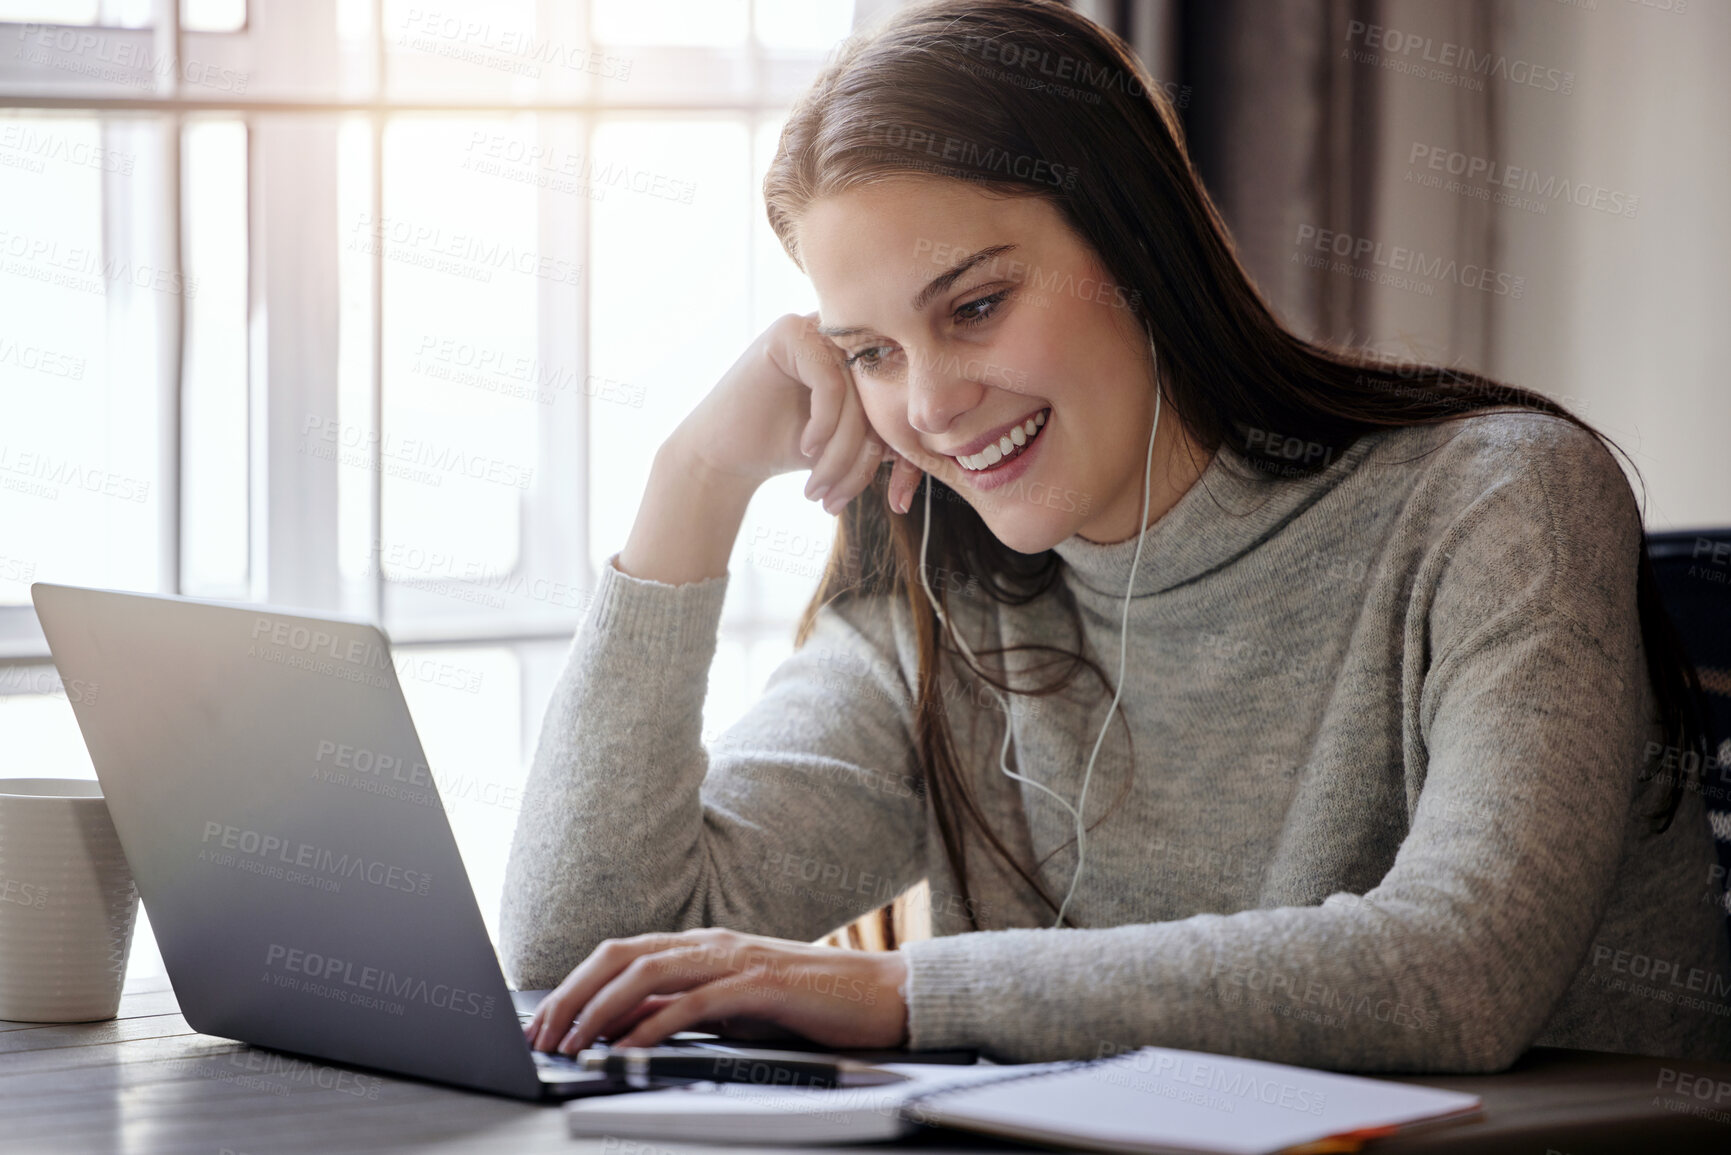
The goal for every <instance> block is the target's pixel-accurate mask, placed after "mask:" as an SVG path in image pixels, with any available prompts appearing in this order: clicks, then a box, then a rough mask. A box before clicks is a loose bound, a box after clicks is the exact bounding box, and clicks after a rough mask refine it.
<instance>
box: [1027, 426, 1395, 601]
mask: <svg viewBox="0 0 1731 1155" xmlns="http://www.w3.org/2000/svg"><path fill="white" fill-rule="evenodd" d="M1382 437H1383V434H1382V433H1380V432H1375V431H1373V432H1370V433H1366V434H1364V435H1363V436H1361V437H1359V439H1358V440H1357V441H1355V442H1353V444H1352V445H1351V446H1349V447H1348V448H1347V449H1346V450H1345V451H1344V452H1342V453H1341V454H1340V455H1339V456H1337V457H1336V458H1335V459H1334V461H1333V462H1331V463H1330V464H1329V465H1328V467H1327V468H1326V469H1324V470H1322V471H1321V472H1319V473H1316V474H1314V475H1312V476H1309V477H1296V478H1286V477H1275V476H1271V475H1267V474H1261V473H1257V472H1255V470H1253V469H1252V467H1251V466H1250V464H1249V462H1248V461H1247V460H1246V459H1245V458H1244V457H1243V456H1242V455H1240V454H1238V453H1237V452H1236V451H1234V450H1232V449H1231V448H1229V447H1228V446H1225V445H1222V446H1221V447H1220V449H1219V450H1218V451H1217V452H1216V453H1215V454H1214V457H1213V459H1212V460H1210V461H1209V463H1208V465H1207V467H1206V468H1205V469H1203V471H1202V473H1201V475H1200V476H1199V477H1197V479H1196V481H1195V483H1194V484H1192V485H1191V486H1190V488H1189V489H1187V490H1185V492H1184V495H1183V496H1182V497H1180V498H1179V499H1178V501H1177V503H1176V504H1175V505H1173V506H1172V508H1171V509H1169V510H1167V511H1166V512H1165V513H1164V514H1163V515H1161V516H1160V518H1158V519H1157V520H1156V521H1155V522H1154V524H1153V525H1151V526H1149V527H1148V531H1147V534H1146V535H1145V537H1144V539H1143V543H1142V559H1141V561H1140V562H1139V563H1138V564H1137V566H1136V584H1135V587H1134V590H1133V596H1135V597H1146V596H1148V595H1149V594H1157V593H1164V592H1165V591H1167V590H1170V589H1173V588H1175V587H1177V586H1180V585H1183V584H1185V583H1186V582H1190V581H1194V580H1196V579H1197V578H1199V577H1202V576H1203V575H1204V574H1207V573H1210V572H1211V571H1213V570H1216V569H1219V568H1220V567H1221V566H1224V565H1226V564H1227V563H1229V562H1231V561H1233V560H1234V559H1236V558H1238V557H1241V556H1243V555H1244V554H1246V553H1248V552H1250V551H1251V550H1252V549H1254V548H1256V546H1258V545H1259V544H1261V543H1262V542H1263V541H1265V540H1266V539H1267V538H1269V537H1270V536H1272V535H1273V534H1274V533H1275V532H1276V531H1277V530H1279V529H1280V528H1281V527H1282V526H1283V525H1285V524H1286V523H1287V522H1289V521H1291V520H1292V519H1293V518H1295V517H1297V516H1298V515H1299V514H1300V513H1302V512H1303V511H1304V510H1305V509H1307V508H1308V507H1309V506H1311V505H1312V504H1314V503H1315V502H1316V501H1318V500H1319V499H1320V498H1321V497H1322V496H1323V495H1324V494H1326V493H1327V492H1328V491H1329V490H1331V489H1333V488H1334V487H1335V486H1336V485H1338V484H1340V482H1341V481H1342V480H1343V479H1344V478H1345V477H1347V476H1348V475H1349V474H1351V473H1352V472H1353V470H1354V469H1356V468H1357V467H1358V465H1359V463H1360V462H1361V461H1362V460H1363V459H1364V457H1365V456H1366V454H1368V453H1369V452H1370V451H1371V450H1372V449H1373V448H1374V447H1375V445H1376V443H1377V442H1379V441H1381V440H1382ZM1054 548H1055V549H1056V550H1057V553H1058V556H1059V557H1061V558H1063V559H1064V564H1065V565H1066V566H1067V567H1068V568H1069V573H1068V575H1067V577H1068V579H1069V581H1070V583H1071V584H1072V585H1075V586H1080V587H1082V588H1083V589H1087V590H1091V591H1093V592H1095V593H1100V594H1106V595H1109V596H1110V597H1113V598H1117V599H1122V598H1123V596H1124V587H1125V585H1126V583H1128V582H1129V580H1130V562H1131V560H1132V559H1133V558H1134V557H1135V556H1136V539H1135V537H1129V538H1126V539H1125V540H1124V541H1119V542H1112V543H1110V544H1106V545H1101V544H1098V543H1096V542H1091V541H1088V540H1086V539H1085V538H1083V537H1082V536H1081V535H1080V534H1074V535H1072V536H1070V537H1069V538H1067V539H1065V540H1064V541H1061V542H1059V543H1058V544H1057V545H1056V546H1055V547H1054Z"/></svg>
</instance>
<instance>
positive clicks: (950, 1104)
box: [565, 1047, 1479, 1155]
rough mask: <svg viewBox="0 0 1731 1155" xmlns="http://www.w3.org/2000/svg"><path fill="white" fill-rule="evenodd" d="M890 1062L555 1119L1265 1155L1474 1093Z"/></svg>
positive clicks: (1148, 1057) (1256, 1068) (1260, 1071)
mask: <svg viewBox="0 0 1731 1155" xmlns="http://www.w3.org/2000/svg"><path fill="white" fill-rule="evenodd" d="M890 1069H891V1070H894V1071H896V1072H898V1073H900V1074H903V1075H906V1076H907V1077H908V1078H907V1081H906V1082H903V1083H895V1084H889V1085H885V1086H878V1087H861V1088H852V1089H848V1088H844V1089H840V1090H833V1091H812V1090H796V1089H786V1088H770V1087H756V1086H751V1085H748V1084H742V1083H730V1084H713V1083H706V1084H700V1085H699V1086H697V1087H692V1088H682V1089H677V1090H669V1091H650V1092H645V1093H643V1094H638V1095H619V1096H614V1097H610V1098H602V1099H587V1100H581V1101H578V1102H575V1103H571V1104H569V1105H568V1106H567V1107H566V1108H565V1111H566V1120H567V1124H568V1126H569V1129H570V1131H571V1134H573V1135H576V1136H580V1137H595V1136H613V1137H615V1138H631V1139H686V1140H701V1141H706V1142H711V1143H716V1142H721V1143H755V1144H765V1143H849V1142H852V1143H862V1142H872V1141H874V1140H885V1139H894V1138H897V1137H899V1136H902V1135H906V1134H909V1133H910V1132H912V1131H914V1130H916V1129H917V1128H918V1127H919V1126H920V1125H922V1124H924V1125H933V1126H941V1127H955V1128H960V1129H963V1130H969V1131H981V1132H986V1133H989V1134H993V1135H1000V1136H1003V1137H1005V1138H1011V1139H1019V1140H1024V1141H1028V1142H1039V1143H1052V1144H1058V1145H1061V1146H1067V1147H1078V1148H1083V1149H1087V1150H1094V1151H1123V1152H1150V1153H1157V1152H1185V1153H1189V1152H1227V1153H1231V1155H1268V1153H1272V1152H1278V1151H1288V1150H1291V1149H1302V1148H1304V1147H1306V1146H1309V1145H1312V1144H1319V1143H1323V1142H1324V1141H1326V1140H1336V1139H1342V1140H1347V1141H1348V1142H1349V1143H1350V1142H1351V1141H1352V1140H1356V1139H1371V1138H1376V1137H1378V1136H1381V1135H1386V1134H1391V1133H1393V1132H1394V1131H1395V1130H1398V1129H1400V1128H1403V1127H1411V1126H1415V1125H1418V1124H1425V1123H1438V1122H1444V1121H1449V1120H1456V1119H1463V1118H1466V1117H1469V1116H1471V1115H1473V1114H1475V1113H1476V1112H1477V1111H1478V1109H1479V1100H1478V1097H1477V1096H1474V1095H1463V1094H1460V1093H1458V1092H1454V1091H1439V1090H1436V1089H1435V1088H1432V1087H1414V1086H1410V1085H1408V1084H1405V1083H1392V1082H1384V1081H1381V1080H1377V1079H1364V1078H1359V1077H1357V1076H1353V1075H1337V1074H1333V1073H1331V1072H1327V1071H1313V1070H1310V1069H1308V1068H1305V1067H1289V1066H1285V1065H1283V1064H1280V1063H1264V1062H1260V1061H1258V1060H1255V1059H1236V1058H1231V1057H1229V1056H1224V1055H1210V1054H1204V1053H1202V1052H1199V1051H1177V1050H1170V1049H1168V1048H1164V1047H1145V1048H1143V1049H1141V1050H1139V1051H1130V1052H1127V1053H1125V1054H1122V1055H1118V1056H1115V1057H1113V1058H1110V1059H1100V1060H1096V1061H1093V1062H1085V1063H1035V1064H1029V1065H1026V1066H1003V1067H998V1066H990V1065H981V1066H975V1067H950V1068H942V1069H937V1068H931V1067H916V1066H912V1065H892V1066H891V1067H890ZM1326 1149H1328V1150H1341V1149H1343V1147H1342V1146H1340V1145H1329V1146H1327V1148H1326Z"/></svg>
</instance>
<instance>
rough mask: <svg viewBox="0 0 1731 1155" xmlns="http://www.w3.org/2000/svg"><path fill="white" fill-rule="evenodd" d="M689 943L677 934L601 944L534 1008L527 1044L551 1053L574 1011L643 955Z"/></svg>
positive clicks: (648, 935) (565, 1031)
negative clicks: (532, 1032)
mask: <svg viewBox="0 0 1731 1155" xmlns="http://www.w3.org/2000/svg"><path fill="white" fill-rule="evenodd" d="M690 941H691V940H690V939H689V938H685V937H683V936H681V935H677V934H641V935H638V936H636V937H635V938H627V939H608V940H607V941H606V942H603V943H602V944H601V945H600V946H598V947H596V948H595V951H594V953H592V954H591V955H590V956H589V957H588V958H586V959H584V960H583V962H582V963H581V964H580V965H579V966H578V967H577V968H576V969H575V970H573V971H572V972H571V973H570V974H568V975H566V976H565V981H564V982H562V983H560V984H559V985H558V986H557V987H555V988H554V989H553V990H552V991H550V992H549V993H548V994H547V997H546V998H544V999H542V1000H541V1005H540V1006H538V1007H536V1008H535V1014H534V1016H533V1017H532V1018H531V1020H530V1021H531V1023H533V1024H534V1025H535V1027H536V1030H535V1034H534V1035H533V1036H532V1038H533V1041H532V1042H531V1044H530V1045H531V1046H532V1047H534V1049H535V1050H537V1051H551V1050H552V1049H553V1048H554V1047H555V1046H557V1045H558V1043H559V1041H560V1040H561V1039H562V1038H564V1037H565V1036H566V1035H567V1034H568V1033H569V1032H570V1029H571V1024H572V1022H573V1020H575V1019H576V1017H577V1012H578V1011H580V1010H582V1009H583V1008H584V1007H585V1006H587V1005H588V1003H589V1000H590V999H591V998H593V997H594V995H595V992H596V991H598V990H600V989H601V988H602V987H603V986H605V985H606V984H607V982H608V981H610V980H611V979H612V978H613V977H614V976H615V975H617V974H618V973H619V972H620V971H622V970H624V969H625V968H626V967H627V966H629V965H630V964H631V963H632V962H633V961H635V960H636V959H637V958H638V957H640V956H642V955H645V954H651V953H653V952H655V951H658V950H666V949H668V948H669V947H671V946H677V945H680V944H683V943H687V942H690Z"/></svg>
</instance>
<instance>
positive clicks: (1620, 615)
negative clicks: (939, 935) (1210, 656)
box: [903, 435, 1651, 1072]
mask: <svg viewBox="0 0 1731 1155" xmlns="http://www.w3.org/2000/svg"><path fill="white" fill-rule="evenodd" d="M1583 436H1585V435H1583ZM1546 448H1547V449H1548V448H1549V447H1548V446H1547V447H1546ZM1577 450H1579V451H1577ZM1432 541H1433V543H1434V544H1433V546H1432V547H1431V548H1430V549H1429V551H1428V552H1427V555H1426V556H1425V557H1424V558H1423V559H1422V561H1420V562H1419V564H1418V568H1417V576H1416V577H1415V579H1414V586H1413V593H1412V599H1413V601H1412V603H1411V606H1410V607H1409V609H1408V620H1407V629H1406V645H1407V648H1408V651H1409V652H1408V653H1407V655H1406V663H1407V671H1408V676H1407V677H1406V679H1405V682H1406V690H1405V692H1406V705H1405V708H1406V710H1407V716H1408V731H1409V745H1408V760H1409V762H1411V761H1412V760H1413V759H1414V758H1415V757H1416V758H1418V759H1420V760H1422V762H1423V763H1424V772H1423V775H1422V779H1421V781H1422V788H1421V789H1419V790H1418V792H1417V797H1416V798H1409V800H1408V811H1409V815H1408V819H1409V827H1408V833H1407V835H1406V837H1405V838H1404V840H1403V841H1402V843H1401V845H1400V848H1399V851H1398V853H1397V855H1396V856H1395V859H1394V862H1393V865H1392V866H1391V867H1390V869H1389V870H1388V872H1387V873H1386V875H1385V876H1384V877H1383V878H1382V880H1381V881H1380V883H1379V884H1378V885H1377V886H1375V887H1374V888H1372V889H1371V890H1370V891H1368V892H1367V893H1365V894H1363V895H1350V894H1344V893H1340V894H1333V895H1330V896H1328V897H1327V898H1326V899H1325V900H1324V901H1323V902H1322V903H1321V904H1320V905H1318V906H1306V907H1280V908H1273V909H1256V910H1245V911H1239V912H1237V913H1233V914H1228V915H1220V914H1198V915H1195V916H1193V917H1190V918H1186V919H1182V920H1177V921H1172V922H1163V923H1156V924H1146V925H1132V926H1120V927H1114V928H1110V929H1097V930H1096V929H1083V930H1009V931H994V932H986V933H978V934H969V935H959V936H955V937H951V938H944V939H934V940H931V941H926V942H916V943H910V944H908V945H907V946H905V947H904V948H903V949H904V951H905V952H906V957H907V959H908V961H909V970H910V981H909V995H910V1000H909V1001H910V1024H909V1025H910V1032H911V1040H910V1045H912V1046H915V1047H943V1046H950V1045H957V1044H963V1043H968V1044H975V1045H979V1046H982V1047H983V1048H985V1049H986V1050H987V1051H988V1053H991V1054H993V1055H994V1056H995V1057H999V1058H1004V1059H1010V1060H1015V1061H1032V1060H1044V1059H1056V1058H1079V1057H1093V1056H1095V1055H1098V1054H1101V1053H1104V1052H1109V1051H1112V1050H1115V1049H1122V1048H1125V1047H1132V1046H1143V1045H1161V1046H1170V1047H1180V1048H1191V1049H1196V1050H1206V1051H1213V1052H1219V1053H1228V1054H1237V1055H1242V1056H1247V1057H1253V1058H1259V1059H1267V1060H1273V1061H1279V1062H1289V1063H1297V1064H1303V1065H1310V1066H1320V1067H1330V1068H1334V1069H1338V1070H1362V1071H1417V1072H1425V1071H1429V1072H1451V1071H1453V1072H1477V1071H1495V1070H1500V1069H1503V1068H1505V1067H1507V1066H1508V1065H1509V1064H1510V1063H1512V1062H1513V1061H1514V1060H1515V1058H1517V1057H1518V1056H1519V1055H1520V1053H1521V1052H1522V1051H1523V1050H1525V1049H1526V1048H1527V1047H1528V1046H1529V1045H1530V1044H1531V1043H1532V1042H1533V1040H1534V1039H1535V1038H1536V1037H1537V1035H1538V1033H1539V1032H1540V1030H1541V1028H1542V1025H1543V1023H1544V1021H1545V1020H1546V1018H1547V1016H1548V1015H1549V1013H1550V1011H1551V1009H1552V1007H1553V1006H1554V1005H1555V1004H1556V1003H1557V1002H1558V1000H1559V999H1560V998H1561V996H1562V994H1563V992H1564V990H1565V989H1566V987H1567V986H1568V984H1569V982H1570V979H1571V978H1572V976H1573V975H1574V974H1575V972H1576V971H1577V970H1578V969H1579V968H1580V966H1581V965H1582V962H1583V959H1584V957H1585V954H1586V951H1587V949H1588V946H1589V942H1590V939H1591V936H1592V934H1593V932H1594V928H1595V927H1596V926H1597V924H1598V923H1599V921H1600V919H1601V918H1602V917H1603V914H1604V911H1605V909H1606V906H1607V904H1608V901H1609V897H1610V893H1611V889H1612V885H1613V881H1614V875H1615V871H1616V868H1617V864H1618V862H1619V858H1620V853H1621V848H1622V845H1623V838H1624V832H1625V827H1626V824H1627V822H1628V819H1629V814H1630V807H1631V800H1632V796H1633V793H1634V774H1635V768H1636V767H1638V766H1639V763H1640V750H1641V742H1642V741H1643V739H1644V736H1645V733H1646V725H1647V711H1648V709H1649V708H1650V702H1651V698H1650V695H1649V693H1648V692H1647V690H1646V686H1645V669H1644V659H1643V656H1642V653H1641V648H1640V636H1639V631H1638V618H1637V613H1636V604H1635V579H1636V565H1637V561H1638V557H1639V550H1640V543H1641V525H1640V518H1639V514H1638V511H1637V510H1636V508H1635V505H1634V501H1633V496H1632V494H1630V492H1629V489H1628V484H1627V482H1626V481H1625V480H1624V478H1623V475H1622V472H1621V470H1620V469H1619V468H1618V467H1617V465H1616V462H1615V460H1614V459H1612V458H1610V456H1609V454H1608V453H1605V452H1604V451H1603V450H1602V449H1601V448H1600V447H1599V446H1598V445H1597V443H1596V442H1594V443H1593V444H1592V445H1591V446H1590V447H1587V448H1581V447H1580V445H1579V443H1578V442H1576V443H1574V444H1572V445H1570V446H1569V448H1568V449H1567V450H1566V451H1565V452H1560V453H1558V454H1556V455H1555V456H1554V457H1551V456H1541V457H1532V456H1528V457H1525V458H1523V459H1521V460H1518V461H1516V462H1514V463H1513V464H1511V465H1509V466H1508V468H1507V469H1506V471H1505V472H1504V474H1503V476H1502V477H1501V478H1500V479H1499V480H1497V481H1496V482H1495V483H1493V484H1490V485H1488V486H1487V487H1486V488H1485V490H1484V492H1482V493H1481V494H1480V495H1479V496H1477V497H1476V498H1474V499H1473V500H1472V501H1471V502H1470V504H1468V505H1467V506H1466V508H1464V509H1457V510H1456V511H1455V513H1454V514H1453V515H1452V520H1450V521H1449V523H1448V524H1447V526H1446V529H1444V530H1443V532H1441V533H1440V535H1438V536H1436V537H1433V538H1432ZM1415 689H1416V690H1417V693H1416V694H1415ZM1414 734H1416V735H1417V736H1418V737H1417V738H1416V739H1415V738H1414V737H1413V735H1414Z"/></svg>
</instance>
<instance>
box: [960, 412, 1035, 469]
mask: <svg viewBox="0 0 1731 1155" xmlns="http://www.w3.org/2000/svg"><path fill="white" fill-rule="evenodd" d="M1045 424H1046V411H1045V410H1044V409H1042V410H1041V411H1040V412H1038V413H1036V414H1034V415H1033V416H1032V417H1030V418H1028V419H1027V420H1026V421H1024V422H1022V423H1021V424H1020V425H1016V426H1012V427H1011V429H1010V432H1009V433H1007V434H1005V435H1004V436H1002V437H1000V438H998V440H997V442H996V443H995V444H993V445H988V446H986V447H985V448H984V449H982V450H980V452H978V453H975V454H973V455H971V456H968V457H958V458H956V460H957V461H958V462H960V463H961V466H962V468H963V469H967V470H971V471H973V472H975V473H978V472H979V471H980V470H982V469H990V468H991V467H992V466H994V465H996V464H998V462H1000V461H1002V460H1003V459H1004V458H1006V457H1008V456H1010V455H1011V454H1012V453H1014V452H1015V451H1016V450H1018V449H1020V448H1021V447H1022V446H1024V445H1026V444H1028V442H1030V441H1032V440H1033V439H1034V436H1035V434H1037V433H1038V432H1039V431H1040V428H1041V426H1043V425H1045Z"/></svg>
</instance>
